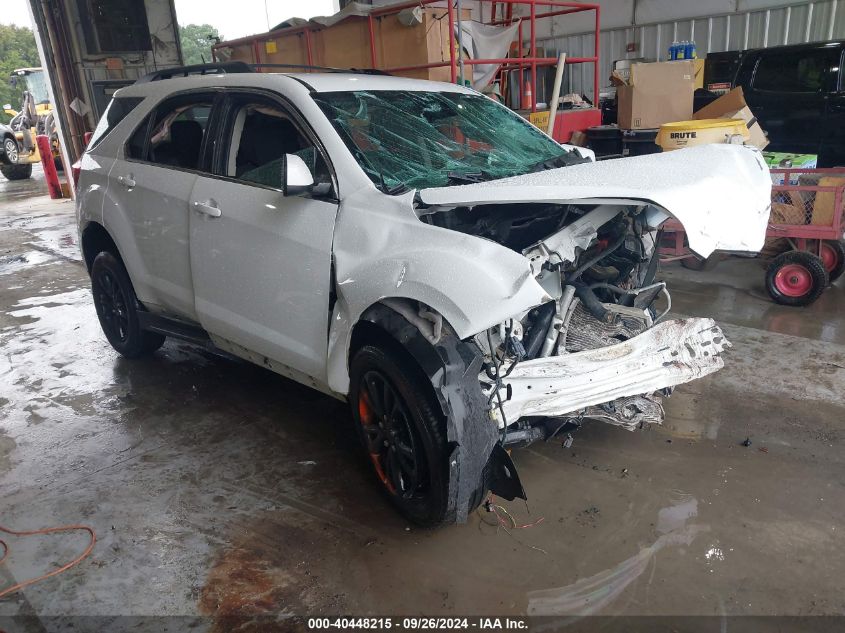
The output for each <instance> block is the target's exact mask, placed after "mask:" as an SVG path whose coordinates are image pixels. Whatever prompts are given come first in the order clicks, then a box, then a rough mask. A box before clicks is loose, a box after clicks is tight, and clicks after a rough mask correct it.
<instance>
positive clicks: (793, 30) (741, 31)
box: [538, 0, 845, 96]
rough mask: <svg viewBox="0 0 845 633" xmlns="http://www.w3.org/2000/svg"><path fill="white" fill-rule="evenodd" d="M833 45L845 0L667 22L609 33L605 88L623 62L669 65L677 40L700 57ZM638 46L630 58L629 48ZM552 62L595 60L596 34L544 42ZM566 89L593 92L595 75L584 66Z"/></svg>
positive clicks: (844, 30)
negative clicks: (690, 44)
mask: <svg viewBox="0 0 845 633" xmlns="http://www.w3.org/2000/svg"><path fill="white" fill-rule="evenodd" d="M828 39H845V0H822V1H818V2H807V3H804V4H798V5H792V6H787V7H780V8H773V9H765V10H759V11H747V12H742V13H733V14H726V15H715V16H711V17H706V18H696V19H686V20H678V21H673V22H662V23H657V24H649V25H643V26H635V27H627V28H618V29H609V30H603V31H602V32H601V34H600V38H599V40H600V43H601V54H600V65H599V85H600V86H607V85H609V81H608V79H607V78H608V77H609V76H610V70H611V67H612V64H613V62H614V61H615V60H617V59H634V58H639V57H644V58H647V59H649V60H652V61H653V60H660V61H663V60H666V59H667V54H668V48H669V45H670V44H671V43H672V42H673V41H675V40H694V41H695V43H696V47H697V50H698V55H699V57H704V56H705V55H706V54H707V53H708V52H720V51H728V50H741V49H745V48H760V47H766V46H779V45H781V44H798V43H801V42H812V41H819V40H828ZM630 43H634V44H636V50H635V51H634V52H631V53H629V52H627V51H626V47H627V45H628V44H630ZM539 45H542V46H544V47H545V48H546V53H547V54H548V55H550V56H553V55H556V54H557V53H558V52H566V53H567V55H570V56H574V57H580V56H589V55H592V51H593V34H592V33H585V34H579V35H568V36H562V37H554V36H550V37H547V38H542V40H541V39H538V46H539ZM565 81H566V82H567V83H565V84H564V85H567V86H568V87H567V90H568V91H569V92H578V93H584V94H587V95H588V96H590V93H591V92H592V69H591V67H590V66H589V65H587V64H580V65H578V66H573V67H570V68H568V69H567V72H566V77H565Z"/></svg>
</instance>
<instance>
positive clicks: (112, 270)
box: [91, 251, 165, 358]
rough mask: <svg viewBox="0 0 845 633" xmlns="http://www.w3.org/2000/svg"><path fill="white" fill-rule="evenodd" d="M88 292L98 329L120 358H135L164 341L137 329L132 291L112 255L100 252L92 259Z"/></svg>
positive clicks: (124, 272) (136, 310) (117, 260)
mask: <svg viewBox="0 0 845 633" xmlns="http://www.w3.org/2000/svg"><path fill="white" fill-rule="evenodd" d="M91 292H92V294H93V295H94V306H95V307H96V309H97V318H98V319H99V320H100V327H102V328H103V333H104V334H105V335H106V338H107V339H108V341H109V343H110V344H111V346H112V347H113V348H114V349H115V350H116V351H117V352H119V353H120V354H121V355H123V356H126V357H127V358H138V357H139V356H143V355H145V354H150V353H152V352H154V351H155V350H157V349H158V348H159V347H161V346H162V345H163V344H164V340H165V337H164V336H162V335H161V334H155V333H153V332H146V331H144V330H142V329H141V326H140V321H139V319H138V299H137V297H136V296H135V290H134V288H133V287H132V282H131V281H130V279H129V274H128V273H127V272H126V267H125V266H124V265H123V262H121V261H120V259H118V258H117V257H116V256H115V255H114V254H113V253H110V252H108V251H103V252H101V253H100V254H99V255H97V256H96V257H95V258H94V263H93V265H92V266H91Z"/></svg>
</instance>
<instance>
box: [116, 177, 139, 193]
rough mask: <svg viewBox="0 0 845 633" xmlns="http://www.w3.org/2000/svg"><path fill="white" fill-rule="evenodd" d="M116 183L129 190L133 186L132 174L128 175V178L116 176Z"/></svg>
mask: <svg viewBox="0 0 845 633" xmlns="http://www.w3.org/2000/svg"><path fill="white" fill-rule="evenodd" d="M117 182H119V183H120V184H121V185H123V186H124V187H126V188H127V189H131V188H132V187H134V186H135V181H134V180H133V179H132V174H129V175H128V176H118V177H117Z"/></svg>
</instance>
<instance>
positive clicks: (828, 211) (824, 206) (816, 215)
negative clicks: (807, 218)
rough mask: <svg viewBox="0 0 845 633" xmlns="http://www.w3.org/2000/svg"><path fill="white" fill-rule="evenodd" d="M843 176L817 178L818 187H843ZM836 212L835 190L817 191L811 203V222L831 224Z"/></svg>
mask: <svg viewBox="0 0 845 633" xmlns="http://www.w3.org/2000/svg"><path fill="white" fill-rule="evenodd" d="M843 186H845V178H839V177H836V176H823V177H821V178H819V187H836V188H839V187H843ZM835 213H836V192H835V191H819V192H817V193H816V200H815V202H814V203H813V219H812V222H811V224H816V225H821V226H833V216H834V215H835Z"/></svg>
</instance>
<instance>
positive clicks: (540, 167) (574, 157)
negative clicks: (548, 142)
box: [525, 151, 587, 174]
mask: <svg viewBox="0 0 845 633" xmlns="http://www.w3.org/2000/svg"><path fill="white" fill-rule="evenodd" d="M586 161H587V159H584V158H581V156H580V155H579V154H577V153H576V152H574V151H573V152H564V153H563V154H559V155H557V156H553V157H552V158H545V159H543V160H541V161H538V162H536V163H534V164H533V165H531V166H530V167H529V168H528V169H527V170H526V171H525V173H526V174H533V173H534V172H537V171H546V170H547V169H555V168H557V167H569V166H570V165H577V164H578V163H583V162H586Z"/></svg>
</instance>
